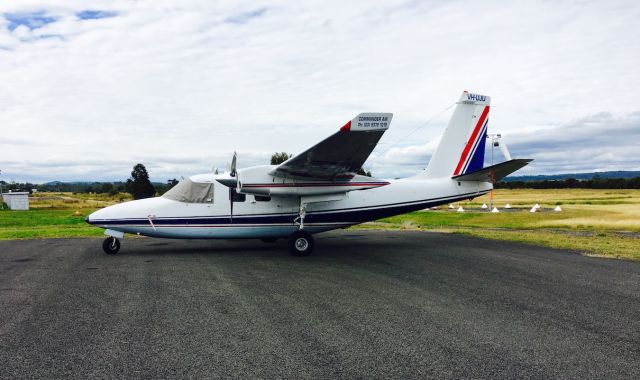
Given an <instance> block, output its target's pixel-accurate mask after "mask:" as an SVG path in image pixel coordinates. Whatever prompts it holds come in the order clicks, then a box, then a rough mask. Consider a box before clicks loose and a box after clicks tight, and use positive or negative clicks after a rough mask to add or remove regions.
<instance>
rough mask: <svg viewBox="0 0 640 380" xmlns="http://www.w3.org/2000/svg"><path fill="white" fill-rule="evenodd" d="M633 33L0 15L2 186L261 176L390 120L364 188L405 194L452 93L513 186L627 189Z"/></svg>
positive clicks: (415, 17)
mask: <svg viewBox="0 0 640 380" xmlns="http://www.w3.org/2000/svg"><path fill="white" fill-rule="evenodd" d="M638 19H640V5H638V3H637V2H634V1H607V2H600V1H579V2H578V1H576V2H572V1H563V2H545V1H543V2H541V1H522V2H512V3H509V2H508V3H505V2H502V1H483V2H472V1H447V2H442V1H395V0H394V1H385V2H370V1H350V2H344V1H335V2H334V1H305V2H296V1H255V2H241V3H239V2H235V1H228V2H226V1H222V2H208V1H200V0H198V1H195V0H194V1H192V0H185V1H181V2H169V1H147V0H140V1H101V0H98V1H92V2H91V4H90V6H88V5H87V3H86V2H85V1H76V0H70V1H65V2H59V1H30V0H23V1H17V0H16V1H3V2H0V83H2V86H0V133H1V136H2V138H1V139H0V170H2V177H1V178H2V179H4V180H7V181H10V180H16V181H22V180H31V181H37V182H43V181H49V180H121V179H124V178H126V177H127V176H128V174H129V172H130V171H131V168H132V166H133V165H134V164H135V163H137V162H142V163H144V164H145V165H146V166H147V168H148V170H149V172H150V174H151V176H152V177H153V178H154V179H157V180H166V179H167V178H173V177H177V178H179V177H180V176H187V175H190V174H194V173H201V172H207V171H210V170H211V169H212V168H213V167H220V168H224V167H225V166H226V164H227V162H229V161H230V158H231V156H232V154H233V151H237V152H238V155H239V165H240V166H249V165H255V164H262V163H266V162H267V161H268V159H269V156H270V154H271V153H272V152H275V151H287V152H292V153H296V152H300V151H302V150H304V149H306V148H307V147H309V146H311V145H313V144H314V143H316V142H317V141H319V140H321V139H323V138H324V137H326V136H327V135H329V134H331V133H333V132H334V131H336V130H337V129H338V128H339V127H340V126H341V125H343V124H344V122H346V121H347V120H349V119H351V118H352V117H353V116H355V115H356V114H358V113H360V112H368V111H374V112H375V111H380V112H393V113H394V119H393V123H392V125H391V128H390V130H389V131H388V132H387V133H386V134H385V136H384V137H383V139H382V141H381V143H380V145H379V146H378V148H377V149H376V150H375V151H374V153H373V155H372V156H371V158H370V160H369V161H368V162H367V164H366V167H367V169H369V170H371V171H372V172H373V174H374V175H376V176H379V177H396V176H408V175H410V174H412V173H415V172H417V171H419V170H421V169H422V168H424V167H425V166H426V165H427V162H428V160H429V157H430V155H431V153H432V152H433V150H434V148H435V146H436V144H437V141H438V137H439V135H440V134H441V133H442V132H443V130H444V127H445V126H446V123H447V120H448V117H449V116H450V112H451V109H450V108H449V107H450V106H451V104H453V103H454V102H455V101H456V100H457V98H458V97H459V95H460V92H461V91H462V90H465V89H467V90H470V91H474V92H478V93H481V94H486V95H490V96H492V111H491V115H490V122H489V130H490V133H502V134H503V135H504V136H505V139H506V142H507V143H508V145H509V147H510V150H511V153H512V155H513V156H514V157H526V158H534V159H535V160H536V161H535V162H534V164H532V165H531V166H530V167H527V168H525V169H524V170H522V171H521V172H520V173H521V174H545V173H558V172H584V171H594V170H596V171H597V170H640V154H639V153H638V148H637V141H638V138H639V137H640V106H638V101H637V99H636V93H637V88H639V87H640V75H639V74H638V70H637V67H638V66H640V40H638V38H637V37H636V35H635V34H634V33H633V31H634V30H635V29H636V22H637V20H638ZM448 108H449V109H448ZM447 109H448V111H445V110H447ZM436 115H437V117H434V116H436ZM428 120H431V121H430V122H429V123H427V121H428ZM418 127H420V128H419V129H418V130H417V131H415V132H414V133H413V134H411V135H409V136H408V137H406V138H403V137H404V136H407V135H408V134H409V133H410V132H411V131H414V130H415V129H416V128H418Z"/></svg>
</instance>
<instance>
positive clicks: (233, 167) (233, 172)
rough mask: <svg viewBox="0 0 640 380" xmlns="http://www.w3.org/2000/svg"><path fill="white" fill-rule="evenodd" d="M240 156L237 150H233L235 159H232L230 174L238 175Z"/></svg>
mask: <svg viewBox="0 0 640 380" xmlns="http://www.w3.org/2000/svg"><path fill="white" fill-rule="evenodd" d="M237 158H238V154H237V153H236V152H233V159H232V160H231V173H229V175H230V176H232V177H235V176H236V160H237Z"/></svg>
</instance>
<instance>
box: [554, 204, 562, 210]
mask: <svg viewBox="0 0 640 380" xmlns="http://www.w3.org/2000/svg"><path fill="white" fill-rule="evenodd" d="M553 211H557V212H560V211H562V209H561V208H560V205H557V206H556V208H554V209H553Z"/></svg>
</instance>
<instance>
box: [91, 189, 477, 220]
mask: <svg viewBox="0 0 640 380" xmlns="http://www.w3.org/2000/svg"><path fill="white" fill-rule="evenodd" d="M487 191H488V190H487ZM487 191H480V192H475V193H467V194H461V195H458V196H451V197H443V198H434V199H425V200H422V201H414V202H404V203H395V204H389V205H379V206H369V207H361V208H354V209H339V210H327V211H318V212H307V215H306V217H305V222H306V223H345V224H354V223H362V222H367V221H370V220H376V219H380V218H385V217H387V216H393V215H398V214H404V213H406V212H411V211H417V210H422V209H425V208H427V207H433V206H439V205H442V204H446V203H449V202H455V201H458V200H463V199H469V198H471V197H476V196H479V195H482V194H484V193H486V192H487ZM297 217H298V214H297V213H289V214H277V215H274V214H266V215H234V216H233V223H232V221H231V218H230V216H229V215H225V216H211V217H187V218H157V219H153V224H154V225H156V226H162V225H190V224H192V225H208V224H293V220H294V219H295V218H297ZM90 223H91V224H98V225H141V224H143V225H148V224H149V220H148V219H146V218H140V219H112V220H93V221H91V222H90Z"/></svg>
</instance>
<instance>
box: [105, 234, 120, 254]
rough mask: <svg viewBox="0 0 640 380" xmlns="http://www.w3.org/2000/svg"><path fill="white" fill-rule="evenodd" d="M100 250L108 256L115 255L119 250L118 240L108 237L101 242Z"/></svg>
mask: <svg viewBox="0 0 640 380" xmlns="http://www.w3.org/2000/svg"><path fill="white" fill-rule="evenodd" d="M102 250H103V251H104V253H106V254H108V255H115V254H116V253H118V251H119V250H120V240H118V239H116V238H115V237H113V236H109V237H108V238H106V239H104V241H103V242H102Z"/></svg>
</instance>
